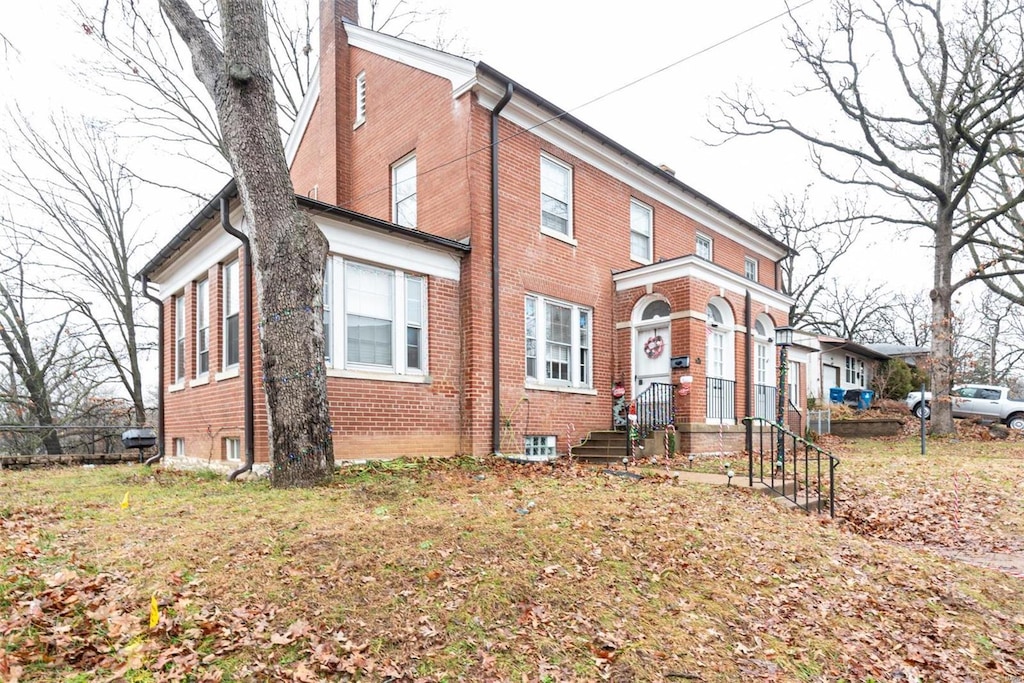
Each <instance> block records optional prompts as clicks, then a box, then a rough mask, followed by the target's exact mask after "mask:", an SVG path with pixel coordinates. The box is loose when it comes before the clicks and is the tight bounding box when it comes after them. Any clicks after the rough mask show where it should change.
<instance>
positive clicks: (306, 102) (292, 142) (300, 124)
mask: <svg viewBox="0 0 1024 683" xmlns="http://www.w3.org/2000/svg"><path fill="white" fill-rule="evenodd" d="M318 99H320V65H319V64H317V65H316V68H315V69H313V76H312V80H311V82H310V84H309V90H307V91H306V96H305V97H303V98H302V103H301V104H300V105H299V112H298V115H297V116H296V117H295V123H294V125H292V131H291V132H290V133H289V134H288V138H287V139H286V140H285V141H284V158H285V160H286V161H287V162H288V168H291V167H292V162H293V161H295V155H296V154H298V152H299V145H300V144H301V143H302V138H303V137H304V136H305V135H306V127H307V126H308V125H309V119H310V118H311V117H312V116H313V109H314V108H315V107H316V101H317V100H318Z"/></svg>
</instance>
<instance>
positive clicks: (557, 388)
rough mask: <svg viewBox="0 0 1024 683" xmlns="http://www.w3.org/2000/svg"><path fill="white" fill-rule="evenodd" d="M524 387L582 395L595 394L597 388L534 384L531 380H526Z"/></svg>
mask: <svg viewBox="0 0 1024 683" xmlns="http://www.w3.org/2000/svg"><path fill="white" fill-rule="evenodd" d="M526 388H527V389H532V390H534V391H554V392H556V393H560V394H580V395H583V396H597V389H588V388H586V387H565V386H556V385H550V384H534V383H533V382H527V383H526Z"/></svg>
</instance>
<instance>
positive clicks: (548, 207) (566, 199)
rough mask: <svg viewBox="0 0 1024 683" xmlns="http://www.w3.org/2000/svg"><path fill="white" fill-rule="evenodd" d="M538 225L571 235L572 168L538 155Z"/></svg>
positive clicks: (547, 229) (554, 231)
mask: <svg viewBox="0 0 1024 683" xmlns="http://www.w3.org/2000/svg"><path fill="white" fill-rule="evenodd" d="M540 227H541V230H542V231H550V232H553V233H556V234H558V235H564V236H565V237H570V238H571V237H572V168H571V167H569V166H566V165H565V164H563V163H562V162H560V161H556V160H554V159H552V158H551V157H548V156H545V155H541V157H540Z"/></svg>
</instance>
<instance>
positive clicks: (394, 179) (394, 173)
mask: <svg viewBox="0 0 1024 683" xmlns="http://www.w3.org/2000/svg"><path fill="white" fill-rule="evenodd" d="M409 163H412V164H415V165H416V171H415V172H414V173H413V176H412V179H413V189H414V191H413V193H412V194H411V195H407V196H405V197H403V198H402V199H403V200H404V199H408V198H409V197H415V198H416V215H415V218H414V220H413V224H412V225H405V227H407V228H415V227H416V226H417V225H418V224H419V191H420V188H419V164H418V163H417V161H416V152H415V151H413V152H410V153H409V154H406V155H405V156H404V157H402V158H401V159H399V160H398V161H396V162H395V163H393V164H391V222H392V223H395V224H397V225H404V224H403V223H399V222H398V204H399V199H398V169H400V168H402V167H403V166H405V165H407V164H409Z"/></svg>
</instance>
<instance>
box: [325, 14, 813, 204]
mask: <svg viewBox="0 0 1024 683" xmlns="http://www.w3.org/2000/svg"><path fill="white" fill-rule="evenodd" d="M813 2H815V0H804V2H801V3H800V4H799V5H797V6H795V7H789V4H788V3H787V4H786V9H785V11H783V12H779V13H778V14H776V15H774V16H772V17H768V18H767V19H764V20H762V21H759V22H758V23H756V24H753V25H751V26H748V27H747V28H745V29H743V30H741V31H738V32H736V33H733V34H732V35H730V36H727V37H725V38H722V39H721V40H719V41H717V42H715V43H712V44H711V45H708V46H707V47H703V48H701V49H700V50H697V51H696V52H691V53H690V54H688V55H686V56H685V57H681V58H680V59H677V60H676V61H674V62H672V63H670V64H666V65H665V66H663V67H660V68H658V69H655V70H654V71H651V72H649V73H647V74H644V75H643V76H640V77H639V78H635V79H633V80H632V81H629V82H628V83H624V84H623V85H620V86H618V87H616V88H613V89H612V90H608V91H606V92H604V93H602V94H600V95H598V96H597V97H594V98H592V99H589V100H587V101H586V102H583V103H582V104H578V105H576V106H575V107H572V108H571V109H566V110H563V111H562V112H561V113H559V114H556V115H554V116H552V117H550V118H547V119H545V120H543V121H541V122H539V123H536V124H534V125H532V126H530V127H529V128H524V129H522V130H520V131H518V132H515V133H513V134H512V135H509V136H508V137H504V138H501V139H499V140H498V142H497V143H495V144H499V145H500V144H501V143H503V142H506V141H508V140H512V139H515V138H517V137H519V136H520V135H523V134H525V133H530V132H532V131H534V130H537V129H538V128H540V127H541V126H546V125H548V124H549V123H553V122H554V121H558V120H560V119H563V118H565V117H566V116H568V115H569V114H571V113H573V112H577V111H579V110H580V109H583V108H584V107H588V106H590V105H592V104H594V103H596V102H600V101H601V100H603V99H606V98H608V97H611V96H612V95H615V94H618V93H620V92H622V91H623V90H626V89H628V88H632V87H633V86H635V85H638V84H640V83H643V82H644V81H646V80H648V79H651V78H654V77H655V76H657V75H659V74H662V73H664V72H666V71H668V70H670V69H673V68H675V67H677V66H679V65H680V64H683V63H685V62H688V61H690V60H691V59H695V58H697V57H699V56H701V55H703V54H706V53H708V52H711V51H712V50H715V49H717V48H719V47H721V46H723V45H726V44H728V43H731V42H732V41H734V40H736V39H737V38H742V37H743V36H745V35H746V34H748V33H752V32H753V31H756V30H757V29H759V28H761V27H763V26H767V25H768V24H771V23H773V22H775V21H778V20H779V19H781V18H783V17H785V16H788V15H790V14H792V13H793V12H795V11H797V10H799V9H802V8H804V7H806V6H807V5H810V4H811V3H813ZM491 146H492V145H490V144H486V145H484V146H482V147H479V148H477V149H475V150H473V151H471V152H467V153H465V154H463V155H462V156H459V157H455V158H454V159H449V160H448V161H445V162H443V163H440V164H438V165H437V166H432V167H431V168H428V169H426V170H425V171H419V170H417V173H416V176H415V177H416V179H417V180H418V179H419V178H420V177H422V176H426V175H429V174H430V173H433V172H434V171H439V170H441V169H442V168H445V167H447V166H451V165H452V164H456V163H458V162H460V161H463V160H465V159H468V158H470V157H472V156H475V155H477V154H479V153H481V152H486V151H487V150H489V149H490V148H491ZM390 189H391V184H390V183H389V184H388V185H385V186H384V187H381V188H378V189H376V190H370V191H369V192H366V193H364V194H361V195H359V196H358V197H354V198H352V199H351V200H350V201H349V202H346V203H345V204H342V205H341V206H342V207H343V208H344V207H347V206H348V205H350V204H352V203H353V202H356V201H359V200H360V199H365V198H367V197H372V196H374V195H376V194H380V193H381V192H387V191H388V190H390Z"/></svg>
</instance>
